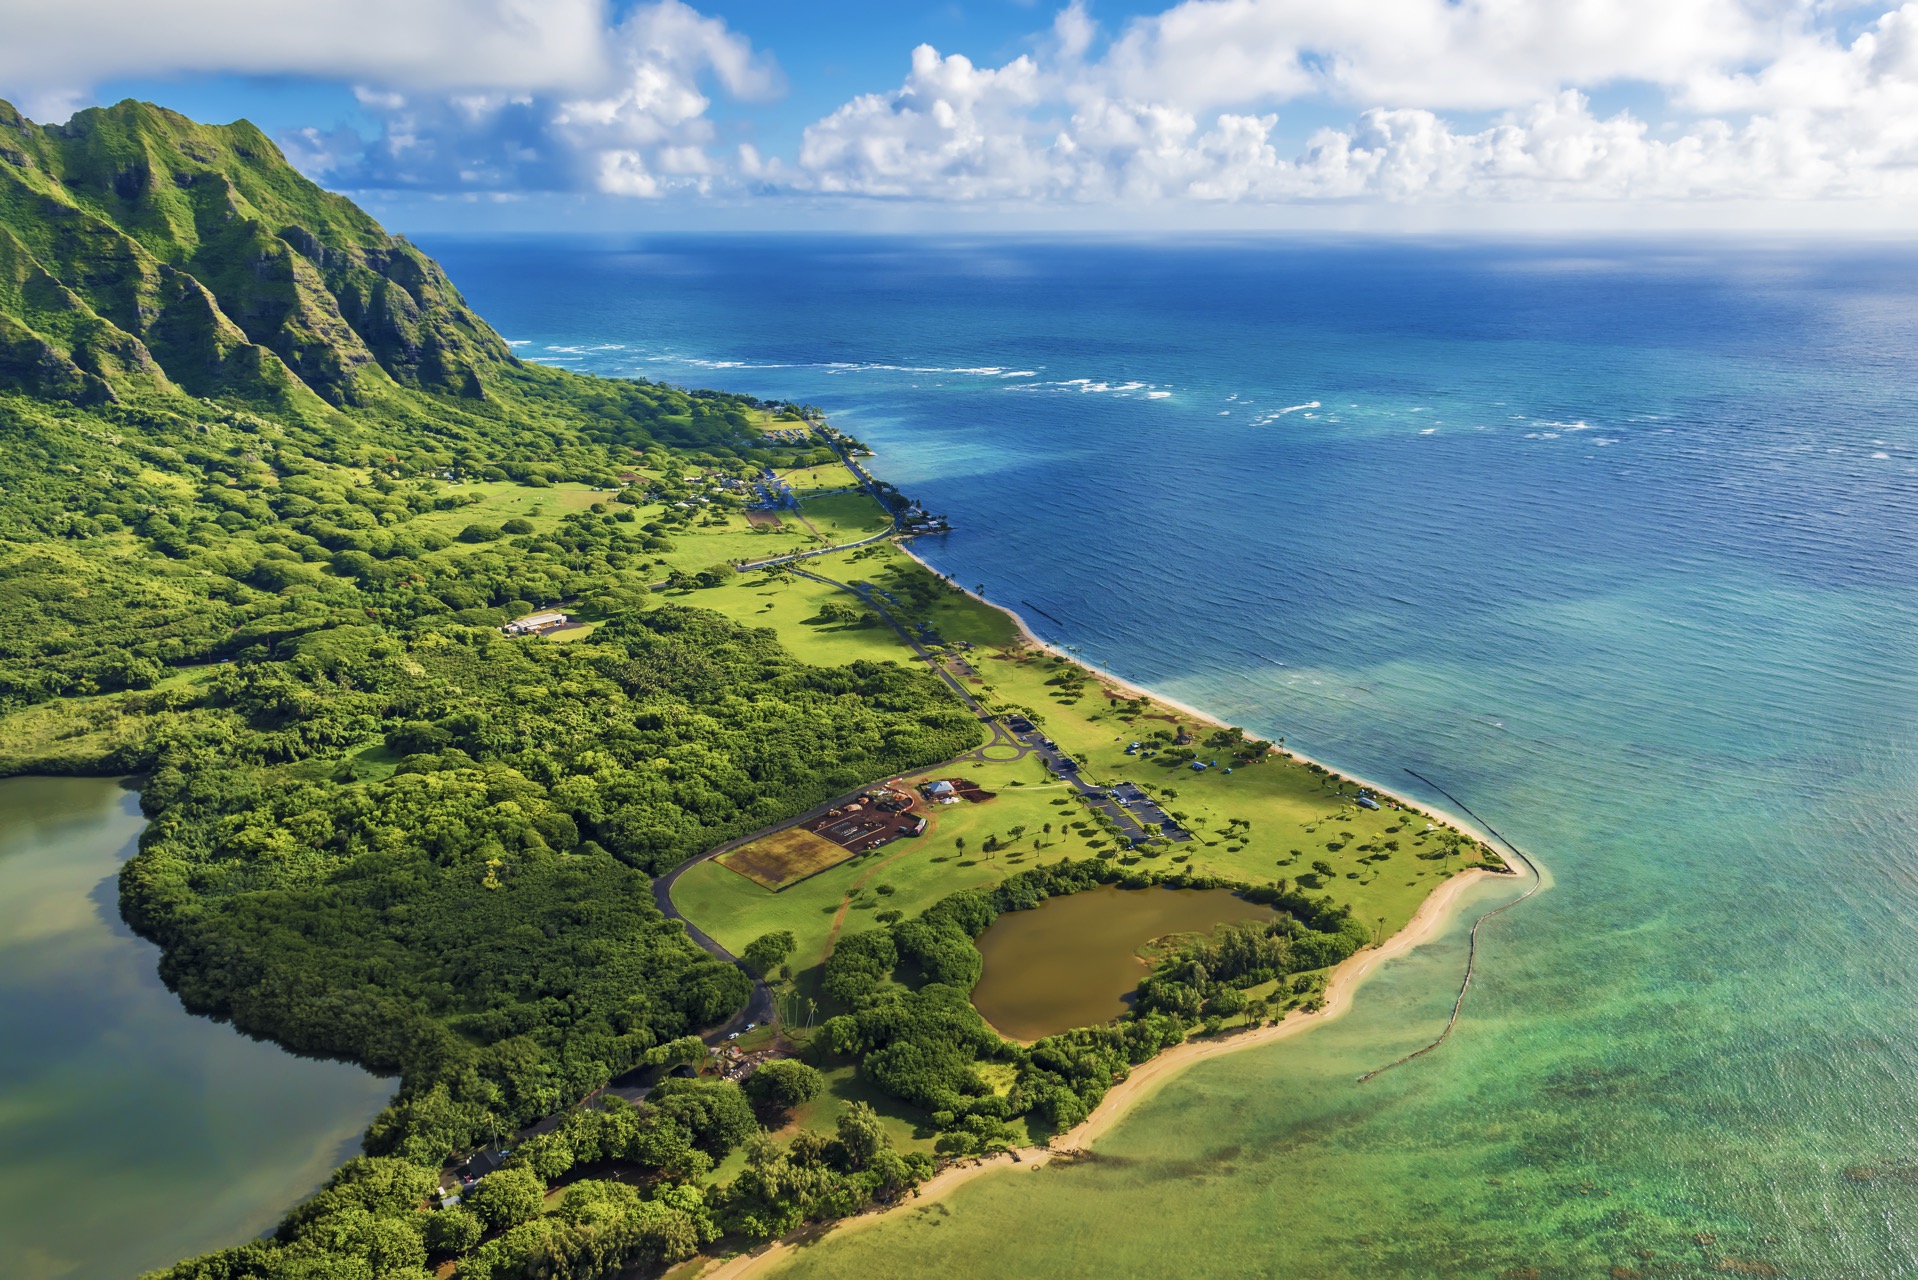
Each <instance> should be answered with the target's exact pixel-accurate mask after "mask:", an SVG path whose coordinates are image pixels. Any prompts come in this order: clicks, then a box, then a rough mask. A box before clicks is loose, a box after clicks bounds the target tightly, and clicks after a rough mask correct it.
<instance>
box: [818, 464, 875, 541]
mask: <svg viewBox="0 0 1918 1280" xmlns="http://www.w3.org/2000/svg"><path fill="white" fill-rule="evenodd" d="M842 474H843V472H842ZM799 512H800V514H801V515H803V516H805V517H806V519H808V520H810V521H812V522H813V525H814V526H815V527H816V528H817V529H818V530H819V532H821V533H823V534H825V535H827V536H828V537H829V538H831V539H832V541H834V542H851V541H853V540H855V539H858V538H864V537H869V536H871V535H872V534H875V533H884V532H885V531H886V530H887V529H890V528H891V527H892V517H891V516H889V515H887V514H886V509H885V508H884V507H882V506H880V505H879V503H878V502H877V501H875V500H874V499H873V498H872V496H871V495H869V494H865V493H832V494H827V495H826V496H825V497H823V498H802V499H801V500H800V503H799Z"/></svg>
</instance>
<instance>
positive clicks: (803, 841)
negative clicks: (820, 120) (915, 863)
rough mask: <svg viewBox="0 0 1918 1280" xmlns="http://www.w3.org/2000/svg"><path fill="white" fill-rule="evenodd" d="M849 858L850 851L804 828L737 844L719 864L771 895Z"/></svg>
mask: <svg viewBox="0 0 1918 1280" xmlns="http://www.w3.org/2000/svg"><path fill="white" fill-rule="evenodd" d="M852 856H853V850H851V849H848V848H845V847H844V846H842V845H837V844H834V843H833V842H832V841H830V840H828V839H826V838H825V837H824V836H821V835H815V834H814V833H813V832H811V831H808V830H806V829H805V828H804V827H789V828H788V829H786V830H785V831H780V832H777V833H775V834H773V835H770V836H767V837H766V838H765V839H763V840H755V841H753V842H752V843H751V844H748V845H741V846H740V847H739V848H737V849H734V850H733V851H732V852H731V853H722V854H721V855H719V859H718V862H719V865H720V866H722V867H724V868H726V869H727V870H728V871H734V872H737V873H738V874H740V875H742V876H745V877H746V878H747V879H748V880H750V881H752V882H753V883H754V884H757V885H763V886H764V887H766V888H768V889H771V890H773V891H774V892H775V893H776V892H778V891H779V890H781V889H783V888H785V887H786V886H787V885H789V884H795V883H797V882H798V881H801V880H804V879H805V878H806V877H807V876H812V875H818V874H819V873H820V872H821V871H824V870H826V869H827V868H828V867H836V866H838V865H839V864H840V863H842V862H844V861H845V860H846V859H848V858H850V857H852Z"/></svg>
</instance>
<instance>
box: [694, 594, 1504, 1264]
mask: <svg viewBox="0 0 1918 1280" xmlns="http://www.w3.org/2000/svg"><path fill="white" fill-rule="evenodd" d="M916 558H917V557H915V559H916ZM922 563H923V562H922ZM969 594H970V593H969ZM995 607H997V606H995ZM1008 612H1009V611H1008ZM1022 625H1023V624H1022ZM1028 634H1029V633H1028ZM1067 656H1068V657H1070V656H1071V655H1069V654H1068V655H1067ZM1075 660H1076V659H1075ZM1505 878H1506V877H1505V876H1503V875H1500V874H1498V873H1497V872H1492V871H1487V870H1485V869H1483V868H1481V867H1468V868H1466V869H1465V870H1463V871H1461V872H1459V873H1458V874H1457V875H1455V876H1453V877H1452V878H1451V879H1449V880H1447V881H1446V882H1445V883H1444V884H1442V885H1440V886H1439V887H1438V888H1436V889H1434V890H1433V891H1432V892H1431V894H1430V895H1429V896H1427V898H1426V899H1425V901H1423V902H1421V903H1420V904H1419V909H1418V910H1417V911H1416V912H1414V913H1413V915H1412V918H1411V919H1410V920H1408V921H1407V922H1406V924H1405V927H1404V928H1402V929H1400V930H1399V931H1398V932H1397V933H1394V934H1393V935H1392V936H1391V937H1389V938H1387V939H1386V940H1385V942H1384V943H1383V944H1382V945H1380V946H1376V947H1368V948H1367V949H1365V950H1364V951H1360V952H1358V953H1356V954H1354V955H1352V956H1349V957H1347V958H1346V959H1345V960H1343V961H1341V962H1340V963H1339V965H1338V966H1337V967H1336V968H1334V969H1333V970H1332V973H1331V976H1330V977H1329V978H1328V979H1327V981H1326V985H1325V1007H1324V1008H1323V1009H1321V1010H1320V1011H1319V1012H1317V1013H1304V1012H1301V1011H1297V1010H1295V1011H1293V1012H1292V1013H1289V1014H1287V1015H1286V1016H1285V1017H1284V1018H1282V1019H1280V1020H1279V1021H1278V1022H1276V1023H1273V1024H1272V1025H1270V1026H1264V1027H1257V1028H1253V1029H1250V1030H1241V1031H1237V1032H1232V1033H1229V1034H1224V1035H1219V1036H1208V1037H1205V1038H1203V1039H1194V1040H1186V1041H1183V1042H1181V1043H1179V1044H1176V1045H1174V1046H1173V1047H1172V1048H1170V1049H1167V1050H1165V1051H1164V1052H1162V1053H1160V1054H1158V1055H1157V1056H1156V1057H1153V1058H1150V1059H1148V1060H1147V1061H1145V1062H1142V1063H1140V1064H1139V1065H1138V1066H1136V1067H1134V1068H1132V1069H1131V1070H1130V1071H1128V1072H1127V1073H1126V1076H1125V1079H1123V1080H1121V1081H1119V1082H1118V1083H1117V1084H1115V1085H1113V1086H1112V1088H1110V1089H1108V1090H1107V1091H1106V1094H1105V1097H1103V1098H1101V1099H1100V1100H1099V1105H1098V1106H1096V1107H1094V1108H1093V1109H1092V1114H1091V1115H1089V1116H1087V1117H1086V1118H1085V1119H1084V1120H1082V1121H1080V1122H1079V1124H1078V1125H1076V1126H1074V1127H1073V1128H1072V1129H1069V1130H1067V1131H1066V1132H1065V1133H1062V1134H1060V1135H1058V1136H1057V1137H1056V1138H1054V1139H1053V1140H1052V1142H1051V1143H1050V1144H1048V1145H1047V1146H1043V1147H1022V1148H1019V1149H1017V1150H1014V1151H1009V1152H1007V1153H1005V1154H1004V1155H998V1156H992V1157H989V1158H986V1159H977V1160H971V1161H968V1162H965V1163H960V1164H952V1165H948V1166H947V1167H946V1168H944V1169H942V1170H940V1171H939V1172H938V1173H936V1174H934V1175H933V1176H932V1177H931V1178H928V1179H927V1180H926V1181H925V1182H922V1183H920V1184H919V1187H918V1189H917V1192H916V1194H915V1195H913V1196H912V1197H910V1198H908V1199H904V1200H900V1201H898V1202H896V1203H894V1204H890V1205H887V1206H886V1207H884V1208H883V1209H874V1210H868V1211H867V1212H865V1213H862V1214H859V1215H857V1216H856V1217H852V1218H842V1219H840V1220H838V1221H837V1222H832V1223H827V1224H825V1225H824V1226H823V1227H812V1228H806V1229H802V1230H800V1231H798V1232H794V1233H793V1234H792V1235H789V1236H786V1237H783V1238H782V1239H779V1240H775V1241H773V1242H772V1243H771V1244H767V1245H762V1246H760V1247H759V1248H758V1249H756V1250H754V1251H752V1252H749V1253H741V1254H735V1255H734V1256H732V1257H730V1258H726V1259H723V1260H720V1261H718V1262H717V1263H716V1264H709V1265H707V1266H705V1267H703V1268H702V1269H700V1270H699V1271H697V1272H695V1273H694V1274H695V1275H697V1276H698V1277H699V1280H745V1278H746V1277H749V1276H758V1275H762V1274H764V1273H765V1272H766V1271H767V1270H769V1269H770V1268H772V1267H773V1266H775V1265H777V1264H778V1263H779V1262H781V1261H783V1260H784V1259H785V1258H786V1257H787V1256H788V1255H790V1254H791V1253H793V1252H794V1251H796V1250H797V1249H798V1248H800V1247H801V1246H802V1245H805V1244H809V1243H811V1242H813V1241H815V1240H819V1239H822V1238H824V1237H825V1236H829V1235H843V1234H845V1233H848V1232H853V1231H859V1230H863V1229H864V1228H866V1227H870V1226H873V1225H874V1224H876V1223H879V1222H882V1221H884V1220H886V1219H888V1218H890V1217H893V1216H895V1215H896V1214H898V1213H899V1212H900V1211H902V1210H904V1209H906V1208H909V1207H911V1206H912V1205H914V1204H918V1203H921V1202H923V1201H926V1200H936V1199H938V1198H939V1197H941V1196H944V1195H947V1194H949V1193H950V1192H952V1191H953V1190H954V1189H956V1188H958V1187H961V1186H964V1185H965V1184H966V1183H968V1182H971V1181H973V1180H974V1179H976V1178H980V1177H983V1176H985V1175H986V1174H989V1173H994V1172H996V1171H999V1170H1004V1169H1014V1168H1022V1167H1023V1168H1032V1169H1037V1168H1042V1167H1044V1166H1045V1165H1047V1164H1050V1163H1051V1162H1052V1161H1053V1160H1054V1159H1056V1158H1058V1157H1060V1156H1062V1155H1070V1154H1072V1153H1073V1152H1076V1151H1079V1150H1081V1149H1083V1148H1085V1147H1087V1146H1090V1145H1091V1144H1092V1143H1094V1142H1097V1141H1098V1140H1099V1139H1100V1138H1101V1137H1103V1136H1105V1134H1107V1133H1108V1132H1110V1131H1111V1129H1112V1128H1113V1126H1114V1125H1116V1124H1118V1123H1119V1121H1121V1120H1123V1119H1124V1118H1125V1117H1126V1115H1127V1114H1128V1113H1129V1112H1130V1111H1131V1110H1132V1109H1133V1108H1134V1107H1136V1106H1137V1105H1138V1104H1139V1103H1140V1102H1142V1101H1144V1100H1145V1099H1146V1098H1148V1097H1150V1096H1151V1095H1152V1094H1153V1092H1155V1091H1156V1090H1157V1089H1158V1088H1159V1087H1160V1086H1162V1085H1164V1084H1165V1083H1166V1082H1167V1081H1169V1080H1171V1079H1173V1078H1174V1077H1176V1076H1178V1075H1179V1074H1180V1073H1182V1072H1184V1071H1185V1070H1186V1069H1187V1068H1189V1067H1191V1066H1193V1065H1194V1064H1196V1063H1200V1062H1203V1061H1205V1060H1206V1059H1208V1058H1217V1057H1223V1056H1224V1055H1226V1054H1230V1053H1238V1052H1239V1051H1241V1050H1244V1049H1254V1048H1258V1047H1259V1046H1261V1045H1267V1044H1272V1043H1275V1042H1277V1041H1280V1040H1286V1039H1290V1038H1291V1037H1293V1036H1295V1035H1299V1034H1301V1033H1303V1032H1306V1031H1310V1030H1311V1029H1312V1028H1314V1027H1317V1026H1319V1025H1321V1024H1323V1023H1325V1022H1329V1021H1331V1020H1332V1019H1334V1018H1337V1017H1340V1016H1342V1015H1343V1014H1344V1013H1345V1012H1346V1011H1347V1010H1348V1009H1350V1008H1351V1007H1352V1001H1353V996H1354V994H1355V993H1356V992H1357V990H1358V988H1359V987H1360V986H1361V985H1362V984H1363V983H1364V981H1365V979H1367V978H1368V977H1370V976H1371V975H1372V974H1373V973H1374V972H1376V971H1377V970H1378V968H1379V967H1380V966H1381V965H1383V964H1384V963H1385V962H1386V961H1388V960H1393V959H1396V958H1397V957H1399V956H1402V955H1404V954H1405V953H1407V952H1409V951H1412V950H1414V949H1415V948H1417V947H1420V946H1423V945H1424V944H1425V943H1427V942H1430V941H1431V940H1432V939H1434V938H1436V937H1438V936H1439V935H1440V934H1441V933H1443V932H1444V930H1445V928H1446V926H1448V925H1449V924H1450V923H1451V922H1452V920H1453V919H1454V918H1455V917H1456V915H1457V908H1458V906H1459V901H1460V899H1461V898H1463V897H1464V896H1465V891H1466V890H1468V889H1470V888H1472V887H1473V886H1475V885H1478V884H1481V883H1484V882H1485V881H1487V880H1501V881H1502V880H1504V879H1505Z"/></svg>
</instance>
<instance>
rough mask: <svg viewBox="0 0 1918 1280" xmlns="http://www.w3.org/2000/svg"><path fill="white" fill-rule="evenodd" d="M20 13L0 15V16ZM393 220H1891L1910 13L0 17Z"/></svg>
mask: <svg viewBox="0 0 1918 1280" xmlns="http://www.w3.org/2000/svg"><path fill="white" fill-rule="evenodd" d="M10 9H11V10H15V11H14V12H12V13H8V12H7V11H8V10H10ZM0 15H3V16H5V17H7V19H8V21H7V23H6V29H7V30H8V31H9V32H10V35H9V39H8V40H7V41H6V42H5V43H4V44H0V95H5V96H7V97H9V98H11V99H13V100H14V101H15V102H16V103H18V104H19V105H20V106H21V107H22V108H23V109H24V110H25V111H27V113H28V114H29V115H33V116H35V118H39V119H62V118H64V117H65V115H66V114H68V113H69V112H70V111H71V110H73V109H75V108H78V107H83V106H86V105H89V104H95V103H105V102H112V101H117V100H118V99H120V98H123V97H137V98H143V99H148V100H151V101H155V102H160V103H162V104H164V105H167V106H170V107H173V108H174V109H176V110H179V111H182V112H184V113H186V114H188V115H190V116H193V117H195V118H198V119H205V120H215V121H225V120H229V119H234V118H237V117H241V116H244V117H246V118H248V119H251V120H253V121H254V122H255V123H256V124H258V125H260V126H261V127H262V128H264V129H265V130H266V131H267V132H268V133H269V134H271V135H272V136H274V137H275V138H276V139H277V140H278V141H279V142H280V143H281V145H282V147H283V148H285V150H286V151H287V153H288V155H289V157H290V158H291V159H293V161H294V162H295V163H296V164H298V165H300V166H301V167H302V168H303V169H304V170H305V171H306V172H308V173H309V174H311V175H312V176H314V177H315V178H316V179H318V180H319V181H322V182H324V183H326V184H327V185H329V186H333V187H335V188H337V189H342V190H347V191H350V192H352V193H353V194H354V195H355V197H356V198H359V199H361V200H363V201H364V202H366V203H367V204H368V205H369V207H372V208H374V209H375V211H376V212H379V213H381V215H382V216H383V217H386V218H388V219H389V220H390V221H393V222H395V223H396V225H400V226H403V227H415V228H420V229H425V228H429V227H432V228H449V227H451V228H466V229H482V230H483V229H486V228H489V227H520V226H539V225H549V224H552V223H554V222H559V223H563V224H565V225H571V226H580V227H591V228H594V229H618V228H621V227H662V226H694V227H731V226H738V227H831V226H849V227H872V226H954V225H957V226H968V227H998V226H1031V227H1041V228H1048V229H1050V228H1066V227H1074V226H1080V227H1097V228H1119V229H1123V228H1128V227H1153V228H1164V227H1213V226H1218V227H1233V228H1243V227H1285V226H1308V225H1310V226H1348V227H1376V228H1380V229H1393V228H1405V229H1431V228H1454V229H1455V228H1462V227H1479V226H1490V227H1501V228H1516V229H1524V228H1527V227H1538V228H1543V229H1552V228H1555V227H1559V226H1565V225H1572V224H1591V225H1598V226H1605V227H1614V228H1626V229H1629V228H1635V227H1645V228H1648V229H1656V228H1659V227H1669V226H1677V227H1686V228H1697V227H1702V226H1734V227H1735V226H1743V225H1763V226H1790V227H1809V228H1820V227H1823V228H1832V229H1848V228H1858V227H1903V226H1909V225H1911V221H1910V217H1909V215H1910V213H1911V212H1912V209H1911V205H1912V203H1913V201H1914V199H1918V4H1913V5H1910V6H1899V7H1891V6H1887V5H1884V4H1882V3H1851V2H1849V0H1606V3H1604V4H1573V3H1568V2H1567V0H1183V2H1182V3H1177V4H1169V5H1168V4H1164V3H1141V2H1139V0H1132V2H1131V3H1118V2H1116V0H1093V2H1092V3H1085V2H1084V0H1073V2H1072V3H1068V4H1064V5H1061V4H1057V3H1042V2H1041V0H1033V2H1031V3H1017V2H1015V0H965V2H959V0H952V2H948V3H938V4H923V5H913V4H906V5H901V4H887V3H879V2H878V0H841V2H837V3H831V2H825V3H814V4H811V5H804V6H801V5H793V4H790V3H787V4H773V3H765V2H762V0H704V2H701V3H687V2H686V0H646V2H644V3H633V2H631V0H622V2H621V3H618V4H609V3H607V0H406V3H405V4H403V5H395V4H393V3H392V0H329V2H328V3H327V4H324V5H320V6H315V5H313V4H311V3H310V0H297V2H296V0H165V2H164V3H157V4H156V3H154V2H153V0H63V3H62V4H61V5H60V6H59V7H58V8H57V9H56V8H54V7H52V6H48V5H46V4H44V3H42V2H41V0H0Z"/></svg>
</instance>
